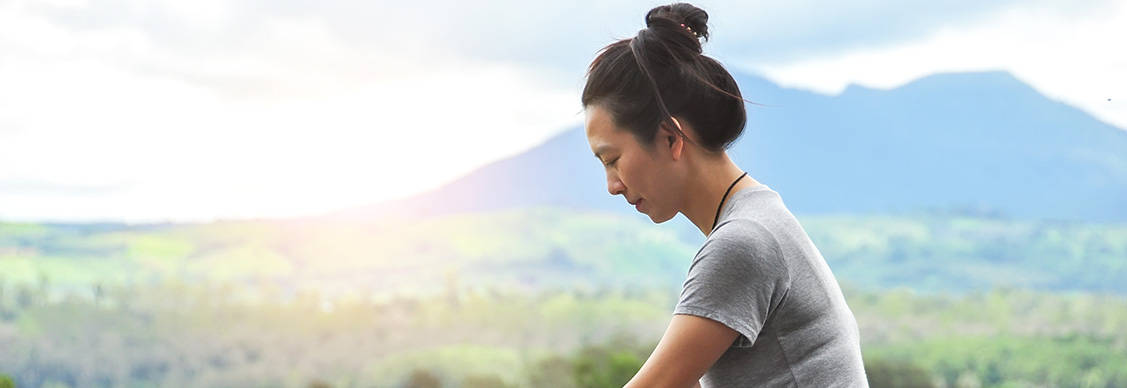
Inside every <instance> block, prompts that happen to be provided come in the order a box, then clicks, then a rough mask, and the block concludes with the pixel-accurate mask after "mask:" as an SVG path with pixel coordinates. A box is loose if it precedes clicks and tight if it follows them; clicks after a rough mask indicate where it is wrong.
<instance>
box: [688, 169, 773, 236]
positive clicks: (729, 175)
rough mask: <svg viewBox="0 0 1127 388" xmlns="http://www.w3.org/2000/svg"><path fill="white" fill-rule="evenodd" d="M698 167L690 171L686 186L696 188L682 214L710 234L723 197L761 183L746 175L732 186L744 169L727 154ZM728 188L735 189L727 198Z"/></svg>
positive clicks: (706, 233)
mask: <svg viewBox="0 0 1127 388" xmlns="http://www.w3.org/2000/svg"><path fill="white" fill-rule="evenodd" d="M695 170H696V172H695V173H694V174H691V176H692V178H691V179H690V182H688V186H687V187H691V188H693V189H691V191H690V192H688V193H687V194H688V195H686V197H685V198H686V199H685V202H686V203H685V204H684V205H683V206H682V207H681V209H682V210H681V214H684V215H685V217H686V218H688V219H689V221H692V222H693V225H696V226H697V229H700V232H701V233H704V235H705V236H708V235H709V233H712V228H713V225H712V221H713V220H714V219H715V218H716V214H717V211H716V208H717V206H719V205H720V201H721V199H724V202H725V203H727V201H728V200H729V199H731V198H732V196H733V195H735V194H736V192H738V191H740V190H742V189H744V188H747V187H752V186H755V185H758V184H759V182H756V181H755V179H752V178H751V176H745V177H743V179H740V181H739V183H736V185H735V186H732V182H735V181H736V179H737V178H739V177H740V175H743V173H744V170H743V169H741V168H740V167H739V166H737V165H736V163H734V162H732V159H730V158H728V154H727V153H725V154H723V155H721V156H719V157H717V158H716V159H715V160H708V161H705V162H704V163H701V165H700V166H699V168H696V169H695ZM729 187H731V188H732V191H731V192H730V193H728V197H727V198H724V192H726V191H728V188H729Z"/></svg>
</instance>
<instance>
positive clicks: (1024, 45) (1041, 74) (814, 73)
mask: <svg viewBox="0 0 1127 388" xmlns="http://www.w3.org/2000/svg"><path fill="white" fill-rule="evenodd" d="M1122 36H1127V5H1123V6H1120V7H1118V8H1117V9H1109V10H1106V11H1105V12H1102V13H1100V14H1099V15H1093V16H1090V17H1088V18H1086V19H1083V20H1073V19H1068V18H1064V19H1062V18H1059V17H1058V15H1057V14H1056V13H1052V12H1046V11H1045V10H1039V9H1027V8H1020V7H1015V8H1011V9H1009V10H1007V11H1006V12H1004V13H1002V14H1000V15H998V16H997V17H995V18H993V19H991V20H990V21H989V22H986V23H981V24H978V25H974V26H969V27H960V28H953V27H952V28H944V29H941V30H938V31H936V32H934V33H932V34H930V35H929V36H927V37H926V38H923V39H919V40H917V41H913V42H911V43H905V44H899V45H893V46H888V47H879V48H871V49H864V50H854V51H852V52H849V53H845V54H840V55H826V56H822V57H815V58H811V59H808V60H803V61H795V62H791V63H785V64H780V65H767V66H759V67H758V68H755V67H754V66H748V67H749V68H754V69H755V70H756V71H759V72H762V73H764V74H766V75H767V76H768V77H770V78H772V79H774V80H776V81H777V82H780V83H781V84H783V85H786V86H791V87H799V88H804V89H811V90H814V91H818V92H822V93H826V94H835V93H838V92H840V91H841V90H843V89H844V88H845V87H846V86H847V85H849V84H861V85H865V86H868V87H873V88H893V87H896V86H899V85H901V84H903V83H906V82H909V81H911V80H913V79H916V78H920V77H923V76H925V75H928V74H933V73H937V72H951V71H984V70H1006V71H1009V72H1010V73H1013V74H1014V75H1015V76H1017V77H1018V78H1020V79H1021V80H1023V81H1024V82H1026V83H1028V84H1030V85H1031V86H1033V87H1034V88H1036V89H1038V90H1039V91H1040V92H1041V93H1043V94H1046V95H1048V96H1049V97H1051V98H1053V99H1057V100H1060V101H1063V102H1065V103H1068V104H1070V105H1073V106H1077V107H1080V108H1082V109H1084V110H1085V111H1087V112H1088V113H1090V114H1092V115H1094V116H1095V117H1096V118H1098V119H1101V120H1103V121H1105V122H1108V123H1110V124H1112V125H1115V126H1118V127H1119V128H1123V129H1127V101H1119V100H1127V98H1125V97H1127V96H1125V93H1127V71H1124V70H1127V51H1124V50H1119V49H1116V47H1117V46H1119V45H1120V43H1119V40H1120V38H1119V37H1122ZM1109 99H1110V100H1111V101H1109Z"/></svg>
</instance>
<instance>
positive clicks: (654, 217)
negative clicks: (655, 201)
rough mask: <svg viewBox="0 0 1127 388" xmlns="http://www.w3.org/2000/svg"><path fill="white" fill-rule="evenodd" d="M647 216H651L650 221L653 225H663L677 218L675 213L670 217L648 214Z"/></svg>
mask: <svg viewBox="0 0 1127 388" xmlns="http://www.w3.org/2000/svg"><path fill="white" fill-rule="evenodd" d="M647 215H648V216H650V221H653V223H655V224H663V223H665V221H669V220H672V219H673V217H676V216H677V213H673V214H669V215H661V214H657V215H655V214H647Z"/></svg>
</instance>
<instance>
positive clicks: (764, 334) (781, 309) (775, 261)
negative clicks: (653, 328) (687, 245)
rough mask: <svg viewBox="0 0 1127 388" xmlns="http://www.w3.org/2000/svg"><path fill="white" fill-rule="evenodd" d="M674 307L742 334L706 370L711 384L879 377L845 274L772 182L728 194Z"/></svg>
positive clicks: (850, 383) (861, 383)
mask: <svg viewBox="0 0 1127 388" xmlns="http://www.w3.org/2000/svg"><path fill="white" fill-rule="evenodd" d="M673 313H674V314H688V315H696V316H700V317H705V318H708V319H712V320H714V321H717V322H720V323H723V324H724V325H726V326H728V327H730V328H732V329H734V330H736V331H737V332H739V334H740V335H739V337H737V338H736V341H735V342H734V343H732V346H731V347H730V348H728V351H727V352H725V353H724V355H723V356H721V357H720V359H719V360H718V361H716V363H715V364H713V365H712V368H711V369H709V370H708V372H707V373H705V374H704V377H703V378H701V384H702V385H703V387H704V388H729V387H812V388H813V387H817V388H823V387H868V385H869V384H868V381H867V380H866V377H865V368H864V365H863V364H862V362H861V345H860V336H859V334H858V331H857V321H856V320H855V319H854V317H853V312H852V311H850V310H849V306H847V305H846V304H845V297H843V296H842V294H841V288H840V287H839V286H838V284H837V280H835V279H834V276H833V273H831V272H830V267H829V266H828V265H826V260H825V259H823V258H822V254H821V253H819V252H818V249H817V248H816V247H814V243H813V242H811V241H810V237H809V236H807V235H806V231H805V230H803V229H802V226H801V225H799V223H798V220H796V219H795V218H794V215H792V214H791V213H790V211H789V210H788V209H787V208H786V206H784V205H783V201H782V198H780V197H779V193H777V192H775V191H774V190H771V188H769V187H767V185H764V184H760V185H757V186H752V187H747V188H744V189H742V190H740V191H737V192H735V193H732V194H731V196H730V197H729V198H728V201H727V202H726V203H725V204H724V207H723V209H722V210H721V212H720V220H719V221H717V223H716V226H715V227H714V229H713V231H712V233H711V234H710V235H709V236H708V239H706V240H705V242H704V246H702V247H701V249H700V251H699V252H697V255H696V257H695V258H694V259H693V263H692V265H691V266H690V267H689V275H688V279H686V280H685V285H684V289H683V290H682V292H681V298H680V301H679V302H678V303H677V307H676V308H675V309H674V311H673Z"/></svg>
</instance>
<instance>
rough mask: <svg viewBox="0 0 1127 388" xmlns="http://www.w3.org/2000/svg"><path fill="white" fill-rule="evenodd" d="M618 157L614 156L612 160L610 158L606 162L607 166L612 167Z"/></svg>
mask: <svg viewBox="0 0 1127 388" xmlns="http://www.w3.org/2000/svg"><path fill="white" fill-rule="evenodd" d="M618 159H619V158H614V160H611V161H610V162H607V167H614V164H615V163H618Z"/></svg>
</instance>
